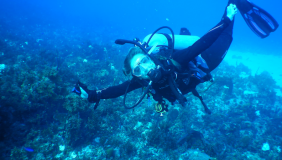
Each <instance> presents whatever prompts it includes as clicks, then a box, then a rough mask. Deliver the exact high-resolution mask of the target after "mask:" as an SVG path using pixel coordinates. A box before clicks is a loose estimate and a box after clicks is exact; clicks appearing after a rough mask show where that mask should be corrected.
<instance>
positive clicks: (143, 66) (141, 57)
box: [123, 47, 156, 79]
mask: <svg viewBox="0 0 282 160" xmlns="http://www.w3.org/2000/svg"><path fill="white" fill-rule="evenodd" d="M154 68H156V65H155V63H154V62H153V61H152V60H151V58H150V57H149V56H148V55H147V54H146V53H144V52H143V51H142V50H141V49H140V48H139V47H133V48H130V50H129V53H128V55H127V56H126V59H125V60H124V68H123V72H124V74H125V75H129V74H130V73H132V75H134V76H136V77H138V78H142V79H149V76H148V75H147V74H148V72H149V71H150V70H151V69H154Z"/></svg>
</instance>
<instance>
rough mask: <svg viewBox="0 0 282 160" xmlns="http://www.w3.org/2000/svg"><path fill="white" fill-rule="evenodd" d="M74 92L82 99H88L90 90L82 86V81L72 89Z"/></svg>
mask: <svg viewBox="0 0 282 160" xmlns="http://www.w3.org/2000/svg"><path fill="white" fill-rule="evenodd" d="M72 92H74V93H76V94H77V95H79V96H80V97H81V98H88V93H87V92H88V89H87V87H86V85H84V84H82V83H81V82H80V81H78V82H77V83H76V84H75V87H74V88H73V89H72Z"/></svg>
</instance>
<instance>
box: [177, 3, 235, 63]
mask: <svg viewBox="0 0 282 160" xmlns="http://www.w3.org/2000/svg"><path fill="white" fill-rule="evenodd" d="M236 13H237V8H236V6H235V8H234V6H232V5H230V6H228V7H227V16H226V17H224V18H222V19H221V21H220V23H218V24H217V25H216V26H215V27H214V28H212V29H211V30H210V31H209V32H208V33H207V34H205V35H204V36H203V37H201V38H200V39H199V40H198V41H196V42H195V43H194V44H193V45H192V46H191V47H188V48H186V49H183V50H181V51H178V52H175V53H174V55H173V59H174V60H176V61H177V62H179V63H180V64H185V63H187V62H190V61H191V60H193V59H194V58H195V57H196V56H198V55H199V54H200V53H201V52H203V51H205V50H206V49H208V48H209V47H210V46H211V45H212V44H213V43H214V42H215V41H216V40H217V38H218V37H219V36H220V34H221V33H222V32H223V31H224V30H225V28H226V27H227V26H228V25H229V24H230V22H231V20H233V17H234V15H235V14H236Z"/></svg>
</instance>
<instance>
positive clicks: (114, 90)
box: [75, 81, 142, 103]
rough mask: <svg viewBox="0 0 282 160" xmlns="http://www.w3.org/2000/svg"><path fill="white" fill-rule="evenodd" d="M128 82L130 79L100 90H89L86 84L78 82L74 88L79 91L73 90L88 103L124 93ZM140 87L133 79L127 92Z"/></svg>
mask: <svg viewBox="0 0 282 160" xmlns="http://www.w3.org/2000/svg"><path fill="white" fill-rule="evenodd" d="M129 83H130V81H126V82H124V83H122V84H119V85H116V86H111V87H108V88H105V89H101V90H89V89H87V87H86V85H84V84H82V83H80V82H78V84H77V86H76V88H77V90H79V91H75V93H77V94H78V95H80V96H81V97H82V98H87V99H88V101H89V102H90V103H96V102H97V100H98V99H111V98H117V97H119V96H122V95H124V93H125V91H126V88H127V86H128V84H129ZM141 87H142V86H141V85H140V84H139V83H138V82H136V81H133V82H131V84H130V86H129V88H128V91H127V92H131V91H133V90H135V89H138V88H141Z"/></svg>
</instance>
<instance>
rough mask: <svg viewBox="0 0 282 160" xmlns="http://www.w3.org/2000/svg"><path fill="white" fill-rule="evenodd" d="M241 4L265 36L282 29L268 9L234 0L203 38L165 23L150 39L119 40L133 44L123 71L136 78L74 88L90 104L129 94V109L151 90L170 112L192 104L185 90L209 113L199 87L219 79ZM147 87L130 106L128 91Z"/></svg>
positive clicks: (162, 109)
mask: <svg viewBox="0 0 282 160" xmlns="http://www.w3.org/2000/svg"><path fill="white" fill-rule="evenodd" d="M237 8H238V10H239V11H240V13H241V14H242V16H243V18H244V19H245V21H246V23H247V24H248V26H249V27H250V28H251V30H252V31H253V32H254V33H256V34H257V35H258V36H259V37H261V38H265V37H267V36H268V35H269V34H270V33H271V32H274V31H275V30H276V29H277V28H278V26H279V25H278V23H277V22H276V20H275V19H274V18H273V17H272V16H271V15H270V14H268V13H267V12H266V11H265V10H263V9H261V8H260V7H258V6H256V5H255V4H253V3H251V2H250V1H248V0H229V2H228V5H227V7H226V9H225V12H224V15H223V17H222V18H221V21H220V22H219V23H218V24H217V25H216V26H215V27H213V28H212V29H211V30H210V31H209V32H208V33H207V34H205V35H204V36H203V37H201V38H199V37H197V36H191V35H190V32H189V31H188V30H187V29H186V28H182V29H181V33H180V35H174V33H173V31H172V30H171V29H170V28H169V27H161V28H159V29H157V30H156V31H155V32H154V33H152V34H150V35H148V36H147V37H145V38H144V40H143V43H141V42H140V40H139V39H137V38H135V39H134V40H133V41H130V40H123V39H118V40H116V41H115V43H116V44H119V45H124V44H126V43H129V44H133V45H134V47H132V48H131V49H130V50H129V53H128V55H127V56H126V59H125V61H124V68H123V72H124V74H125V75H132V77H133V78H132V79H131V80H128V81H126V82H124V83H122V84H119V85H116V86H111V87H108V88H105V89H102V90H89V89H88V88H87V86H86V85H85V84H82V83H81V82H79V81H78V82H77V84H76V85H75V87H74V89H73V92H74V93H76V94H78V95H79V96H80V97H82V98H87V99H88V101H89V102H90V103H96V104H95V107H94V109H96V108H97V106H98V104H99V101H100V99H110V98H117V97H119V96H122V95H124V99H123V103H124V106H125V108H127V109H131V108H134V107H136V106H137V105H138V104H139V103H140V102H141V101H142V100H143V98H144V97H145V96H146V95H147V96H149V95H150V94H151V95H152V96H153V99H154V100H155V101H157V102H158V103H157V104H156V105H155V108H156V110H157V112H160V113H162V112H165V111H168V105H167V104H166V103H165V101H164V99H167V100H168V101H169V102H171V104H172V105H173V104H177V103H178V104H181V105H182V106H186V105H187V100H186V98H185V96H184V95H185V94H187V93H189V92H192V94H193V95H194V96H196V97H198V98H199V99H200V101H201V102H202V104H203V106H204V110H205V112H206V113H207V114H211V111H210V110H209V108H208V107H207V105H206V104H205V103H204V101H203V98H202V97H201V96H200V95H199V93H198V92H197V90H196V86H197V85H198V84H200V83H203V82H206V81H213V78H212V76H211V74H210V72H211V71H213V70H214V69H215V68H216V67H217V66H218V65H219V64H220V63H221V61H222V60H223V59H224V57H225V55H226V53H227V51H228V49H229V47H230V45H231V42H232V40H233V37H232V34H233V25H234V16H235V14H236V13H237ZM164 28H165V29H169V30H170V31H171V34H165V33H161V34H156V33H157V32H158V31H159V30H161V29H164ZM138 88H142V89H144V88H145V89H144V90H143V93H142V95H141V96H140V98H139V99H138V100H137V101H136V103H135V104H134V105H132V106H127V105H126V104H125V101H126V95H127V93H128V92H131V91H133V90H136V89H138Z"/></svg>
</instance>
